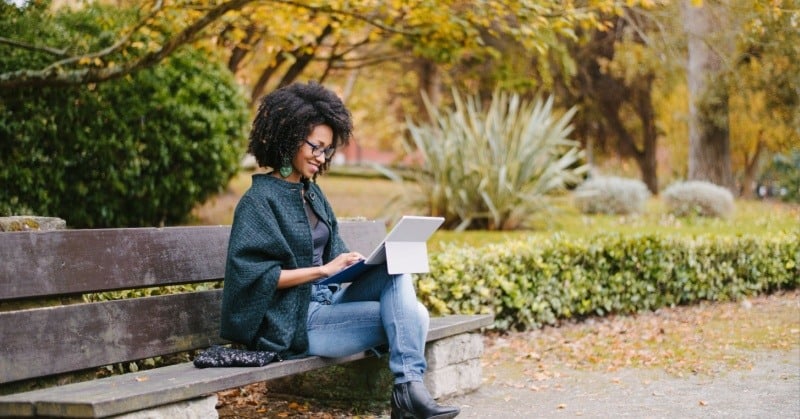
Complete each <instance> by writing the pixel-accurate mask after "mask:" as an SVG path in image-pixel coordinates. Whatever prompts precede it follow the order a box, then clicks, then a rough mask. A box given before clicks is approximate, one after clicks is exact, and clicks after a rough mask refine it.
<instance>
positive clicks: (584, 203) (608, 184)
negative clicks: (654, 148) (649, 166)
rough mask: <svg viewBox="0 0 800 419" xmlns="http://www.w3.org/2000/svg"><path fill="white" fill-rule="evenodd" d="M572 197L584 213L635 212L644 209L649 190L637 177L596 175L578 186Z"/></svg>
mask: <svg viewBox="0 0 800 419" xmlns="http://www.w3.org/2000/svg"><path fill="white" fill-rule="evenodd" d="M574 197H575V204H576V205H577V207H578V209H579V210H580V211H581V212H582V213H584V214H637V213H641V212H643V211H644V206H645V203H646V202H647V198H649V197H650V191H649V190H648V189H647V186H646V185H645V184H644V182H642V181H640V180H637V179H624V178H620V177H614V176H608V177H606V176H598V177H593V178H590V179H588V180H587V181H585V182H583V183H582V184H581V185H580V186H578V188H576V190H575V192H574Z"/></svg>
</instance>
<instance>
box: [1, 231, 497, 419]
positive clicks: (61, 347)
mask: <svg viewBox="0 0 800 419" xmlns="http://www.w3.org/2000/svg"><path fill="white" fill-rule="evenodd" d="M385 231H386V230H385V226H384V225H383V224H382V223H376V222H367V221H344V222H342V223H341V233H342V236H343V238H344V239H345V241H346V242H347V243H348V245H349V246H350V247H351V248H352V249H355V250H359V251H361V252H362V253H365V252H368V251H369V250H370V249H372V247H373V246H375V245H376V244H377V243H378V242H379V241H380V240H381V239H382V238H383V236H384V234H385ZM229 233H230V227H226V226H207V227H167V228H126V229H97V230H57V231H48V232H11V233H0V394H5V395H3V396H0V416H1V417H7V416H20V417H26V416H52V417H106V416H114V415H122V414H129V413H130V412H137V411H142V410H145V409H153V410H148V412H156V411H158V410H159V409H161V410H162V411H164V409H167V410H166V411H167V412H169V410H168V409H175V408H176V407H177V408H178V409H184V405H185V404H187V403H189V404H192V403H194V404H200V405H202V406H205V407H204V408H205V409H207V411H206V412H204V413H200V414H199V415H197V416H206V415H208V416H215V415H216V410H215V409H214V406H215V404H216V395H215V393H216V392H219V391H222V390H226V389H230V388H235V387H240V386H244V385H247V384H251V383H255V382H260V381H265V380H271V379H275V378H279V377H286V376H290V375H294V374H298V373H301V372H306V371H311V370H315V369H318V368H322V367H325V366H329V365H335V364H342V363H345V362H350V361H354V360H358V359H362V358H365V357H368V356H370V354H369V353H358V354H355V355H352V356H349V357H346V358H341V359H326V358H319V357H308V358H304V359H300V360H292V361H284V362H278V363H273V364H270V365H268V366H265V367H259V368H209V369H198V368H195V367H194V366H193V364H192V363H191V362H181V363H178V364H173V365H168V366H162V367H157V368H152V369H144V370H140V371H137V372H131V373H127V374H121V375H112V376H110V377H105V378H98V379H89V380H88V381H82V382H77V383H69V384H60V383H59V384H58V385H55V386H52V387H47V388H44V389H34V390H30V391H22V392H14V393H12V394H8V393H9V391H20V387H25V386H26V385H27V384H29V383H36V381H37V379H41V378H42V377H53V376H54V375H55V376H56V377H58V375H59V374H64V373H69V376H70V377H74V375H75V374H74V372H76V371H83V372H84V373H85V372H86V371H89V372H92V371H98V370H99V367H103V366H109V365H117V364H119V363H127V362H129V361H133V360H145V359H150V358H155V357H161V356H167V355H169V354H176V353H184V354H185V353H187V351H194V350H197V349H203V348H207V347H209V346H211V345H214V344H224V343H225V342H224V341H222V340H221V339H220V338H219V316H220V302H221V296H222V290H221V289H219V287H218V286H217V287H216V289H215V288H214V284H218V281H220V280H221V278H222V277H223V273H224V265H225V255H226V250H227V243H228V236H229ZM197 283H209V286H208V287H204V290H195V291H187V292H180V293H175V294H169V295H157V296H147V297H140V298H127V299H118V300H113V301H99V302H86V301H87V300H89V299H87V298H85V296H86V295H87V294H93V293H100V292H107V291H119V290H137V289H152V287H163V286H167V285H180V284H197ZM43 305H48V306H46V307H45V306H43ZM492 320H493V319H492V317H491V316H487V315H475V316H463V315H457V316H446V317H438V318H432V320H431V328H430V332H429V335H428V341H429V344H428V351H427V354H428V355H427V356H428V357H429V358H436V359H434V360H431V359H429V364H430V369H429V371H428V374H427V377H426V380H432V381H429V382H428V384H429V387H433V388H434V390H432V393H434V397H438V396H447V395H451V394H456V393H460V392H467V391H470V390H473V389H475V388H477V386H479V385H480V362H479V358H480V351H482V340H481V338H480V334H479V333H475V332H477V331H478V330H479V329H480V328H481V327H485V326H489V325H490V324H491V323H492ZM459 339H460V341H459ZM464 339H467V343H466V344H464V342H463V341H464ZM470 339H471V341H470ZM448 341H450V342H451V343H450V345H459V346H458V347H457V350H452V348H450V347H448V346H447V345H448V344H447V343H446V342H448ZM440 342H441V343H445V345H444V346H439V347H438V349H437V344H439V343H440ZM452 342H455V343H452ZM464 345H466V347H467V348H466V349H464ZM442 348H444V350H443V349H442ZM448 348H450V349H448ZM458 348H460V349H458ZM470 348H472V349H470ZM476 348H477V349H476ZM437 351H438V352H437ZM188 353H193V352H188ZM442 353H444V355H442ZM448 358H451V359H448ZM475 368H477V369H478V370H477V374H478V380H477V382H475V378H474V377H475ZM465 369H466V370H465ZM465 371H466V372H465ZM440 374H441V377H439V378H437V376H438V375H440ZM84 375H85V374H84ZM89 375H92V374H89ZM464 377H472V378H464ZM437 380H438V382H437ZM59 381H62V380H59ZM453 383H455V384H453ZM9 389H13V390H9ZM25 390H27V389H25ZM201 408H202V407H201ZM133 415H136V414H135V413H134V414H133ZM146 416H147V417H153V415H150V414H149V413H148V414H147V415H146ZM163 416H167V417H168V416H170V413H164V414H163ZM132 417H136V416H132ZM155 417H158V416H157V415H156V416H155Z"/></svg>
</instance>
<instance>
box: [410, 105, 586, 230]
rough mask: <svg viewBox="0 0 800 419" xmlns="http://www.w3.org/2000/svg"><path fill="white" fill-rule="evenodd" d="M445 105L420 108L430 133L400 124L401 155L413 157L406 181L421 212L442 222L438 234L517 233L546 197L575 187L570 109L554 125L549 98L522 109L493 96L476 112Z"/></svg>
mask: <svg viewBox="0 0 800 419" xmlns="http://www.w3.org/2000/svg"><path fill="white" fill-rule="evenodd" d="M453 97H454V101H455V109H454V110H452V111H448V112H444V111H443V112H440V111H439V110H437V109H435V108H434V107H433V106H432V105H431V104H430V102H428V101H426V102H425V103H426V106H427V110H428V113H429V115H430V120H431V121H434V123H433V124H432V125H415V124H414V123H412V122H411V121H409V122H408V123H407V125H408V129H409V131H410V136H411V139H410V140H409V141H408V142H407V143H406V146H407V148H408V150H409V153H414V151H415V150H416V151H418V152H419V153H420V155H421V166H422V167H420V168H419V170H414V171H413V172H412V174H413V176H414V178H415V180H416V182H417V185H418V186H419V187H420V188H421V190H422V194H421V195H422V197H423V198H422V201H423V202H422V205H424V207H426V208H428V210H429V213H430V214H432V215H439V216H444V217H445V218H446V219H447V222H446V225H445V228H455V229H457V230H463V229H468V228H469V229H488V230H509V229H514V228H517V227H519V226H520V225H521V224H522V223H523V222H524V221H525V218H526V217H527V216H529V215H530V214H532V213H534V212H536V211H537V210H538V209H540V208H541V206H542V205H543V204H544V203H545V202H546V200H545V198H546V197H545V195H546V194H547V193H550V192H553V191H557V190H561V189H564V188H565V187H566V186H568V185H574V184H577V183H578V182H579V181H580V180H581V176H582V174H583V173H584V172H585V171H586V166H584V165H582V163H581V157H582V152H581V151H579V149H578V143H577V142H575V141H572V140H570V139H568V135H569V134H570V132H571V131H572V128H571V127H570V125H569V122H570V119H571V118H572V116H573V115H574V113H575V109H571V110H569V111H568V112H566V113H565V114H563V115H561V116H558V117H557V116H556V115H555V112H554V110H553V99H552V98H550V99H548V100H536V101H533V102H525V101H523V100H522V99H520V97H519V96H518V95H511V94H506V93H502V92H495V94H494V95H493V96H492V100H491V103H490V104H489V107H488V109H486V110H485V111H484V110H483V109H482V107H481V104H480V99H479V98H477V97H469V98H467V100H466V101H464V100H462V99H461V97H460V96H459V94H458V93H457V92H455V91H454V92H453Z"/></svg>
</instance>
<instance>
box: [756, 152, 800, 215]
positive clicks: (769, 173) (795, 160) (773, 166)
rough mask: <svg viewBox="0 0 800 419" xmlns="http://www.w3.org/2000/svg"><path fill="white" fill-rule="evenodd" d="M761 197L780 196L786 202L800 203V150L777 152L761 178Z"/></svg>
mask: <svg viewBox="0 0 800 419" xmlns="http://www.w3.org/2000/svg"><path fill="white" fill-rule="evenodd" d="M758 183H759V185H760V186H762V187H763V188H764V192H763V193H762V192H761V191H759V196H761V197H771V196H776V197H780V199H781V200H783V201H785V202H796V203H800V150H793V151H791V152H790V153H788V154H776V155H775V156H774V157H773V158H772V161H770V164H769V166H767V168H766V169H765V170H764V173H763V174H762V175H761V177H760V179H759V182H758Z"/></svg>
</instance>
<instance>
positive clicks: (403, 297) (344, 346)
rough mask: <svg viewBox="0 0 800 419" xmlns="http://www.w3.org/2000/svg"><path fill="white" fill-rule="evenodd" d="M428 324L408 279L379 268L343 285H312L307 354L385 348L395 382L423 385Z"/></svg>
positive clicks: (329, 354) (334, 355) (328, 354)
mask: <svg viewBox="0 0 800 419" xmlns="http://www.w3.org/2000/svg"><path fill="white" fill-rule="evenodd" d="M429 321H430V319H429V317H428V310H427V309H426V308H425V306H423V305H422V304H421V303H419V302H418V301H417V294H416V293H415V291H414V284H413V283H412V278H411V275H408V274H402V275H390V274H388V273H387V272H386V266H385V265H379V266H376V267H375V268H373V269H370V270H368V271H367V272H365V273H364V274H363V277H361V278H359V279H358V280H357V281H354V282H353V283H351V284H350V285H349V286H346V287H336V286H334V287H330V288H329V286H327V285H313V286H312V296H311V305H310V306H309V310H308V344H309V348H308V349H309V350H308V351H309V354H310V355H318V356H323V357H331V358H337V357H342V356H347V355H352V354H355V353H358V352H362V351H366V350H368V349H372V348H375V347H377V346H381V345H386V344H388V345H389V369H390V370H391V371H392V373H393V374H394V382H395V383H396V384H400V383H405V382H408V381H422V375H423V373H424V372H425V368H426V367H427V363H426V362H425V338H426V336H427V335H428V324H429Z"/></svg>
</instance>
